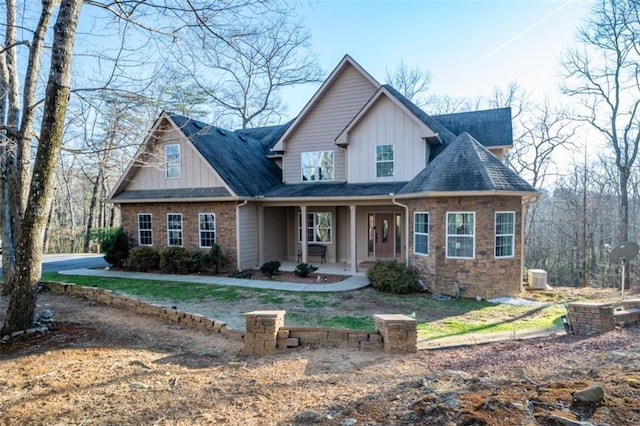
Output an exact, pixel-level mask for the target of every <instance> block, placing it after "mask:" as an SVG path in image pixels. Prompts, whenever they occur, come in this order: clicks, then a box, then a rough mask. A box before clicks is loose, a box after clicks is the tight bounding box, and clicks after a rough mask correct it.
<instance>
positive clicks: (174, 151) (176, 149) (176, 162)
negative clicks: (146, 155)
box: [164, 143, 181, 179]
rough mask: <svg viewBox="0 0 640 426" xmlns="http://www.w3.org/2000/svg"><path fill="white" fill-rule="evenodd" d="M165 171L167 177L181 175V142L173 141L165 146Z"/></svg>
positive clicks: (174, 177)
mask: <svg viewBox="0 0 640 426" xmlns="http://www.w3.org/2000/svg"><path fill="white" fill-rule="evenodd" d="M164 173H165V177H166V178H167V179H177V178H179V177H180V174H181V171H180V144H177V143H171V144H167V145H165V146H164Z"/></svg>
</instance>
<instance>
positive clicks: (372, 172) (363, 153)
mask: <svg viewBox="0 0 640 426" xmlns="http://www.w3.org/2000/svg"><path fill="white" fill-rule="evenodd" d="M423 136H424V130H423V129H421V128H420V126H419V125H418V123H416V122H415V120H413V119H412V118H411V117H409V116H408V115H407V114H406V113H405V112H404V111H403V110H402V109H400V108H399V107H398V106H397V105H396V104H395V103H394V102H393V101H391V100H390V99H389V98H387V97H386V96H383V97H381V98H380V100H379V101H378V102H376V104H375V105H374V106H373V108H371V109H370V110H369V112H368V113H367V115H366V116H365V117H364V118H362V120H360V122H359V123H358V125H357V126H356V127H355V128H354V129H353V130H352V131H351V133H350V134H349V145H348V148H347V149H348V152H347V170H348V177H347V180H348V181H349V182H351V183H357V182H388V181H409V180H411V179H413V178H414V177H415V176H416V175H417V174H418V173H419V172H420V171H421V170H422V169H424V168H425V166H426V164H427V158H428V155H429V152H428V149H429V148H428V147H427V143H426V142H425V141H424V139H422V137H423ZM376 145H393V146H394V176H393V177H384V178H377V177H376Z"/></svg>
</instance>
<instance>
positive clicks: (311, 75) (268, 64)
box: [178, 9, 322, 128]
mask: <svg viewBox="0 0 640 426" xmlns="http://www.w3.org/2000/svg"><path fill="white" fill-rule="evenodd" d="M255 25H256V27H259V28H254V27H251V26H249V27H248V28H247V29H246V32H247V34H246V35H245V36H244V37H233V38H230V39H225V40H220V39H219V38H217V37H211V35H212V34H213V31H214V29H212V28H210V27H209V26H207V25H205V26H204V27H203V28H204V31H205V33H208V34H207V35H209V37H208V38H205V39H202V38H201V43H202V47H203V48H204V49H203V51H202V52H201V54H200V55H190V54H187V55H185V53H187V52H179V53H181V55H180V56H179V57H178V63H180V64H183V66H184V70H185V72H186V73H187V75H188V76H189V77H190V78H191V79H192V80H193V81H195V82H196V84H197V87H198V88H199V89H200V93H201V94H204V95H205V96H206V99H207V101H208V102H209V104H210V105H212V106H213V107H214V108H215V109H214V111H213V114H214V115H216V119H215V120H214V121H216V122H218V123H219V122H220V120H224V118H225V117H227V118H231V121H239V127H242V128H247V127H255V126H258V125H264V124H267V123H269V122H279V121H280V119H281V114H282V113H283V112H284V110H285V105H284V103H283V101H282V98H281V97H280V93H281V91H282V89H284V88H286V87H291V86H298V85H302V84H308V83H318V82H320V81H322V71H321V70H320V68H319V66H318V64H317V60H316V58H315V56H314V55H313V54H312V53H311V51H310V35H309V33H308V31H306V30H305V29H304V28H303V27H302V26H301V25H300V24H299V23H298V22H295V21H294V20H293V18H292V16H291V11H290V10H284V9H283V10H277V9H275V10H272V11H270V13H268V14H266V15H263V16H262V17H261V19H260V22H259V23H256V24H255ZM192 36H193V34H188V35H187V36H186V38H185V40H187V41H189V40H192V38H191V37H192ZM196 36H197V37H201V35H200V34H196ZM231 126H232V127H236V126H237V125H236V126H234V125H233V124H231Z"/></svg>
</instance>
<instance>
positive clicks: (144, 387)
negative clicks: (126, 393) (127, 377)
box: [129, 382, 149, 389]
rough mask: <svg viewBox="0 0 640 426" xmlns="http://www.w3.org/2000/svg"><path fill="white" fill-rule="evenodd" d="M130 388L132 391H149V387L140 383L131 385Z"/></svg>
mask: <svg viewBox="0 0 640 426" xmlns="http://www.w3.org/2000/svg"><path fill="white" fill-rule="evenodd" d="M129 387H131V389H149V385H145V384H144V383H139V382H133V383H129Z"/></svg>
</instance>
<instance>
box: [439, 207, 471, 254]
mask: <svg viewBox="0 0 640 426" xmlns="http://www.w3.org/2000/svg"><path fill="white" fill-rule="evenodd" d="M453 214H471V215H473V235H467V234H449V215H453ZM445 227H446V228H445V235H446V241H445V256H446V258H447V259H466V260H469V259H475V258H476V212H470V211H464V212H462V211H460V212H447V221H446V222H445ZM449 236H452V237H455V236H458V237H460V236H462V237H465V236H466V237H471V238H472V240H473V244H472V246H473V255H472V256H471V257H465V256H449Z"/></svg>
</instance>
